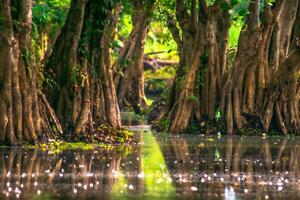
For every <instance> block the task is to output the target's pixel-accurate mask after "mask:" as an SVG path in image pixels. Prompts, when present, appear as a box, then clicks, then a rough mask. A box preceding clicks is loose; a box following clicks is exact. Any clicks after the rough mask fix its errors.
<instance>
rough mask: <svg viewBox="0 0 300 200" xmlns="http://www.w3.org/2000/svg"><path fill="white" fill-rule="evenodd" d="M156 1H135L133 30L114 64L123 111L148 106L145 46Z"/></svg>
mask: <svg viewBox="0 0 300 200" xmlns="http://www.w3.org/2000/svg"><path fill="white" fill-rule="evenodd" d="M153 4H154V1H151V2H148V1H145V0H142V1H133V7H134V10H135V11H136V12H134V14H133V16H132V22H133V29H132V31H131V33H130V36H129V38H128V39H127V41H126V42H125V45H124V47H123V48H122V49H121V52H120V55H119V58H118V59H117V61H116V62H115V64H114V68H115V70H116V71H117V74H116V75H115V78H114V81H115V85H116V91H117V95H118V102H119V106H120V108H121V109H123V108H124V106H126V105H131V106H132V107H133V108H134V110H135V112H137V113H139V112H140V107H143V106H146V96H145V92H144V65H143V59H144V45H145V40H146V36H147V33H148V26H149V15H150V12H151V11H152V8H153Z"/></svg>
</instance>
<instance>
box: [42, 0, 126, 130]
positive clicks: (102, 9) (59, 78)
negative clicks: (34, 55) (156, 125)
mask: <svg viewBox="0 0 300 200" xmlns="http://www.w3.org/2000/svg"><path fill="white" fill-rule="evenodd" d="M120 8H121V6H120V5H119V4H117V5H116V7H115V9H113V7H112V5H110V4H108V3H107V2H105V1H100V2H98V1H97V0H90V1H88V2H87V1H86V0H73V1H72V4H71V8H70V10H69V14H68V17H67V20H66V23H65V25H64V27H63V29H62V32H61V35H60V36H59V38H58V40H57V41H56V44H55V47H54V50H53V53H52V55H51V56H50V58H49V61H48V65H47V66H48V71H51V70H52V71H53V72H54V73H53V75H52V77H54V80H55V83H56V84H57V87H56V88H55V87H54V88H49V87H48V88H49V89H48V97H49V98H50V99H51V102H52V104H53V106H55V107H56V112H57V113H58V115H59V116H60V118H61V120H63V124H64V127H65V129H66V130H67V131H74V132H75V133H76V134H77V135H79V134H81V136H83V135H82V133H84V132H86V131H89V132H91V133H92V132H94V131H95V128H97V126H99V125H100V124H102V123H108V124H110V125H111V126H115V127H120V126H121V119H120V112H119V107H118V104H117V98H116V94H115V89H114V83H113V78H112V77H113V75H112V65H111V61H110V59H111V48H110V45H109V44H110V43H111V41H112V39H113V34H114V31H115V27H116V24H117V21H118V18H119V13H120Z"/></svg>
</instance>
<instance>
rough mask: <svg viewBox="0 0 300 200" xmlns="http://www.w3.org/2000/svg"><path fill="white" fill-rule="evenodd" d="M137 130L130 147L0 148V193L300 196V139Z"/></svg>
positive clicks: (1, 195) (106, 196)
mask: <svg viewBox="0 0 300 200" xmlns="http://www.w3.org/2000/svg"><path fill="white" fill-rule="evenodd" d="M144 128H146V130H143V129H144ZM139 129H140V130H139ZM135 130H136V137H137V139H138V140H139V141H140V144H139V145H135V146H131V147H115V148H110V149H101V148H97V149H94V150H86V151H84V150H70V151H64V152H58V153H57V152H56V153H54V152H43V151H39V150H24V149H19V148H10V149H0V190H1V193H0V199H17V198H19V199H230V200H234V199H300V179H299V178H300V174H299V166H300V163H299V161H300V160H299V156H300V138H293V139H287V138H262V137H245V138H241V137H204V136H193V135H183V136H172V137H166V136H156V134H154V133H153V132H151V131H149V130H148V127H142V126H139V127H135Z"/></svg>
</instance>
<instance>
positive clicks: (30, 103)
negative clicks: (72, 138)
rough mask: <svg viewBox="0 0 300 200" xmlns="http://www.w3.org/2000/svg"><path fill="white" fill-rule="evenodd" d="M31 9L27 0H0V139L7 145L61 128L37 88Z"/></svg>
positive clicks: (30, 141)
mask: <svg viewBox="0 0 300 200" xmlns="http://www.w3.org/2000/svg"><path fill="white" fill-rule="evenodd" d="M31 9H32V1H31V0H24V1H16V2H15V1H14V2H12V1H9V0H1V1H0V29H1V30H5V31H1V32H0V43H1V46H0V112H1V116H0V143H6V144H9V145H16V144H19V145H20V144H22V143H25V142H29V143H35V142H37V141H38V139H45V138H46V139H50V138H54V137H55V135H56V133H57V132H61V127H60V124H59V122H58V120H57V119H56V117H55V115H54V114H53V110H52V109H51V107H49V106H48V102H47V101H45V100H43V98H41V96H42V94H41V93H40V92H39V88H38V80H37V77H36V69H35V63H34V62H33V54H32V52H31V28H32V11H31ZM16 22H17V23H18V26H15V24H16ZM53 126H55V128H56V130H57V132H54V131H53V128H52V127H53Z"/></svg>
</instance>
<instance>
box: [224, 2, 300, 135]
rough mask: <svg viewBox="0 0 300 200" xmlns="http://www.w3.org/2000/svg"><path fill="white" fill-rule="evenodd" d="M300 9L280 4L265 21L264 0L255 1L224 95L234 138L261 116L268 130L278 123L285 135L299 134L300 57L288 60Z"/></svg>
mask: <svg viewBox="0 0 300 200" xmlns="http://www.w3.org/2000/svg"><path fill="white" fill-rule="evenodd" d="M298 5H299V0H292V1H289V2H287V1H285V0H280V1H277V2H276V5H275V7H274V8H273V9H271V7H270V6H269V5H268V4H267V5H266V6H265V8H264V18H263V19H260V13H259V0H256V1H251V2H250V5H249V15H248V18H247V21H246V24H245V26H244V27H245V28H244V29H243V31H242V32H241V35H240V39H239V46H238V52H237V55H236V58H235V61H234V64H233V68H232V72H231V73H230V75H229V77H228V79H227V82H226V84H225V86H224V89H223V94H222V101H221V105H222V106H221V108H222V113H223V116H224V119H225V121H226V125H227V132H228V133H229V134H232V133H233V132H234V131H235V130H237V131H238V130H239V129H241V128H242V127H244V126H245V125H247V124H248V123H249V121H247V119H246V118H245V117H244V116H245V115H248V116H258V117H259V118H260V119H261V120H260V122H258V123H261V125H262V127H263V128H264V129H265V130H266V131H268V130H269V128H270V125H271V121H272V119H274V122H277V123H275V124H277V126H278V128H279V130H281V132H283V133H285V134H287V132H288V131H291V132H294V133H297V132H299V128H298V127H299V118H298V117H299V106H298V102H299V98H298V97H297V96H298V91H297V88H298V83H297V76H296V75H297V72H298V71H297V70H298V68H297V67H298V66H297V64H296V57H297V56H298V55H297V53H295V54H293V53H292V54H291V57H290V56H289V57H290V58H289V57H288V54H289V52H290V51H291V49H290V40H291V34H292V28H293V25H294V22H295V17H296V13H297V9H298ZM259 21H262V22H261V23H259ZM291 62H292V64H290V63H291ZM280 98H281V100H279V99H280ZM287 99H289V100H288V101H286V100H287ZM289 102H290V103H289ZM273 113H275V115H273ZM273 116H274V117H273ZM287 124H288V125H287ZM291 124H293V125H291ZM287 126H288V128H287ZM292 127H293V128H292ZM273 128H274V127H273Z"/></svg>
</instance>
